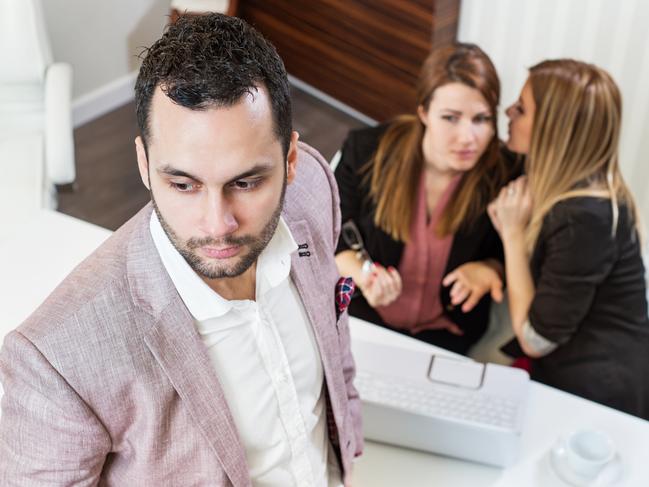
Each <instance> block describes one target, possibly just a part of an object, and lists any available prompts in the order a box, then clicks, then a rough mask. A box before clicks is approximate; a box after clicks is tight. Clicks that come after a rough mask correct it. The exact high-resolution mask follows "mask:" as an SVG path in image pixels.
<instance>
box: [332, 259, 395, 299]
mask: <svg viewBox="0 0 649 487" xmlns="http://www.w3.org/2000/svg"><path fill="white" fill-rule="evenodd" d="M336 266H338V272H339V273H340V274H341V275H342V276H351V278H352V279H354V282H355V283H356V286H357V287H358V289H360V291H361V293H363V296H365V299H366V300H367V302H368V304H369V305H370V306H372V307H373V308H374V307H376V306H387V305H388V304H390V303H392V302H393V301H394V300H395V299H397V298H398V297H399V295H400V294H401V289H402V287H403V286H402V282H401V276H400V275H399V271H397V270H396V269H395V268H394V267H388V268H387V269H386V268H385V267H383V266H381V265H380V264H377V263H374V264H372V268H371V269H370V270H369V272H364V270H363V262H361V261H360V260H359V259H358V258H357V257H356V252H355V251H353V250H343V251H342V252H340V253H338V254H336Z"/></svg>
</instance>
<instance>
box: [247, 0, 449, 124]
mask: <svg viewBox="0 0 649 487" xmlns="http://www.w3.org/2000/svg"><path fill="white" fill-rule="evenodd" d="M459 1H460V0H436V1H434V0H430V1H422V0H303V1H289V0H242V1H241V3H240V8H239V16H241V17H242V18H244V19H246V20H247V21H248V22H250V23H251V24H253V25H254V26H255V27H257V29H259V30H260V31H261V32H262V33H263V34H264V35H265V36H266V37H268V38H269V39H270V41H271V42H272V43H273V44H274V45H275V47H276V48H277V50H278V51H279V54H280V55H281V56H282V59H283V60H284V63H285V64H286V69H287V70H288V72H289V73H291V74H292V75H294V76H296V77H297V78H299V79H301V80H303V81H305V82H307V83H309V84H310V85H313V86H315V87H316V88H318V89H320V90H322V91H324V92H325V93H327V94H329V95H331V96H333V97H334V98H336V99H338V100H340V101H342V102H343V103H346V104H347V105H350V106H351V107H353V108H355V109H357V110H359V111H360V112H362V113H365V114H366V115H368V116H370V117H372V118H375V119H377V120H386V119H388V118H390V117H392V116H394V115H397V114H399V113H403V112H411V111H412V110H413V109H414V106H415V84H416V80H417V76H418V73H419V69H420V66H421V63H422V61H423V59H424V58H425V57H426V55H427V54H428V52H429V50H430V49H431V47H432V45H433V44H434V45H435V46H440V45H445V44H448V43H450V42H453V40H454V39H455V36H456V31H457V22H458V14H459Z"/></svg>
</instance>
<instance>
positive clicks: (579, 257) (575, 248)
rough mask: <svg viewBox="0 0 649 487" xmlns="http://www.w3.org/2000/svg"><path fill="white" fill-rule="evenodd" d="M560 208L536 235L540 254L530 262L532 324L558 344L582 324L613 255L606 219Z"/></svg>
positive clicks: (608, 270)
mask: <svg viewBox="0 0 649 487" xmlns="http://www.w3.org/2000/svg"><path fill="white" fill-rule="evenodd" d="M560 205H561V204H560ZM562 206H563V208H559V209H558V211H556V212H555V211H552V212H551V213H550V214H549V215H548V217H546V222H544V227H545V228H543V229H542V231H541V234H540V237H539V239H540V242H539V245H542V253H541V257H540V261H539V262H537V263H534V266H535V267H536V268H537V269H538V277H537V279H536V283H535V284H536V289H535V294H534V299H533V301H532V304H531V307H530V312H529V319H530V324H531V325H532V328H534V330H535V331H536V332H537V333H538V334H540V335H541V336H543V337H544V338H546V339H547V340H550V341H551V342H554V343H557V344H559V345H561V344H564V343H566V342H568V341H569V340H570V338H571V337H572V336H573V335H574V333H575V332H576V331H577V329H578V328H579V326H580V324H581V323H582V322H583V320H584V318H585V317H586V315H587V313H588V311H589V310H590V308H591V306H592V304H593V300H594V299H595V294H596V291H597V288H598V285H599V284H601V283H602V281H604V279H606V276H607V275H608V274H609V272H610V271H611V269H612V267H613V264H614V262H615V259H616V254H617V246H616V244H615V241H614V240H613V237H612V235H611V223H610V219H609V218H605V217H603V216H602V215H598V214H597V213H594V212H592V211H589V210H586V209H583V208H578V207H573V206H571V205H562Z"/></svg>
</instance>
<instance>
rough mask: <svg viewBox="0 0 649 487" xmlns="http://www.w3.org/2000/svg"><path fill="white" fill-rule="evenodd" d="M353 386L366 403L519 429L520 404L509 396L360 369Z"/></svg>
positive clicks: (432, 415)
mask: <svg viewBox="0 0 649 487" xmlns="http://www.w3.org/2000/svg"><path fill="white" fill-rule="evenodd" d="M354 385H355V386H356V388H357V389H358V392H359V394H360V396H361V399H363V400H364V401H369V402H373V403H377V404H381V405H384V406H388V407H392V408H396V409H400V410H403V411H407V412H410V413H415V414H421V415H425V416H430V417H437V418H446V419H451V420H460V421H464V422H470V423H476V424H480V425H489V426H492V427H498V428H504V429H508V430H515V429H516V422H517V416H518V407H519V404H518V402H517V401H516V400H513V399H509V398H507V397H502V396H495V395H490V394H486V393H484V392H482V391H480V390H461V389H458V390H457V391H454V390H451V389H450V388H449V387H447V386H441V387H437V386H435V385H433V384H430V387H422V385H421V384H414V383H408V382H407V381H403V380H401V381H399V382H397V381H389V380H386V379H384V378H383V377H381V376H378V375H376V374H372V373H368V372H366V371H362V370H358V369H357V375H356V379H355V381H354Z"/></svg>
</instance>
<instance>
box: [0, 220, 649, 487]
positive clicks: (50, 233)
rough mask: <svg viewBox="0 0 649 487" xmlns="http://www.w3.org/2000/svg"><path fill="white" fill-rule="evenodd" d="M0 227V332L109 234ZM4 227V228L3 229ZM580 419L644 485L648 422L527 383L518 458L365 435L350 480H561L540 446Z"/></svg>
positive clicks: (544, 483)
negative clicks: (490, 463)
mask: <svg viewBox="0 0 649 487" xmlns="http://www.w3.org/2000/svg"><path fill="white" fill-rule="evenodd" d="M3 230H4V233H2V232H0V270H1V271H0V272H1V274H0V309H2V312H3V318H2V321H1V322H0V339H1V338H2V337H3V336H4V335H5V333H7V332H8V331H9V330H11V329H13V328H15V327H16V326H17V325H18V324H20V322H21V321H22V320H23V319H25V318H26V317H27V316H28V315H29V314H30V313H31V312H32V311H33V310H34V309H35V308H36V307H37V306H38V304H39V303H40V302H41V301H42V300H43V299H44V298H45V297H46V296H47V295H48V294H49V292H50V291H51V290H52V289H54V287H55V286H56V285H57V284H58V283H59V282H60V281H61V280H62V279H63V278H64V277H65V276H66V275H67V273H68V272H69V271H70V270H72V268H73V267H74V266H75V265H77V264H78V263H79V262H80V261H81V260H82V259H83V258H84V257H86V256H87V255H88V254H90V253H91V252H92V251H93V250H94V249H95V248H96V247H97V246H98V245H99V244H100V243H101V242H103V241H104V240H105V239H106V238H107V237H108V236H109V235H110V232H109V231H108V230H105V229H102V228H99V227H97V226H95V225H91V224H89V223H85V222H82V221H80V220H77V219H74V218H71V217H68V216H65V215H62V214H60V213H55V212H52V211H48V210H40V211H38V212H35V213H34V214H32V216H30V217H29V218H22V219H20V221H19V222H18V223H16V224H14V225H12V226H11V227H10V228H7V227H6V226H5V227H4V228H3ZM7 230H10V233H9V232H7ZM351 332H352V339H363V340H375V341H378V342H380V343H391V344H397V345H399V346H403V347H409V348H413V349H424V350H436V349H435V347H432V346H430V345H427V344H425V343H423V342H420V341H417V340H413V339H411V338H408V337H406V336H404V335H400V334H397V333H393V332H390V331H388V330H385V329H383V328H380V327H376V326H373V325H370V324H367V323H364V322H361V321H360V320H355V319H352V323H351ZM580 427H588V428H598V429H602V430H604V431H606V432H607V433H608V434H609V435H610V436H611V437H612V438H613V440H614V441H615V442H616V444H617V446H618V448H619V451H620V455H621V458H622V461H623V463H624V466H625V478H624V482H623V483H622V484H620V485H624V486H630V487H636V486H637V487H643V486H644V487H646V486H647V485H649V458H648V455H647V448H648V447H649V422H646V421H643V420H641V419H638V418H635V417H633V416H629V415H627V414H624V413H620V412H618V411H615V410H612V409H609V408H606V407H604V406H600V405H598V404H595V403H592V402H590V401H586V400H584V399H580V398H578V397H575V396H572V395H570V394H566V393H563V392H561V391H558V390H555V389H552V388H550V387H546V386H543V385H541V384H536V383H533V384H532V387H531V397H530V402H529V408H528V415H527V421H526V424H525V428H524V433H523V438H522V452H521V458H520V460H519V463H518V464H517V465H515V466H513V467H511V468H508V469H505V470H503V469H499V468H493V467H487V466H483V465H479V464H475V463H470V462H464V461H460V460H454V459H450V458H445V457H441V456H438V455H433V454H428V453H422V452H416V451H412V450H407V449H403V448H397V447H391V446H387V445H381V444H377V443H372V442H368V443H367V444H366V447H365V453H364V455H363V456H362V457H361V458H359V459H358V460H357V463H356V466H355V470H354V483H353V485H354V487H383V486H389V487H402V486H403V487H419V486H436V487H446V486H452V487H464V486H467V487H469V486H470V487H481V486H494V487H497V486H498V487H506V486H512V487H552V486H563V485H565V484H563V483H562V482H561V481H560V480H558V479H557V478H556V477H555V476H554V473H553V472H552V471H551V469H550V466H549V463H548V458H547V452H548V449H549V448H550V447H551V446H552V445H553V443H554V441H555V440H556V438H557V437H558V436H559V435H560V434H562V433H565V432H568V431H571V430H573V429H577V428H580Z"/></svg>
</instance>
